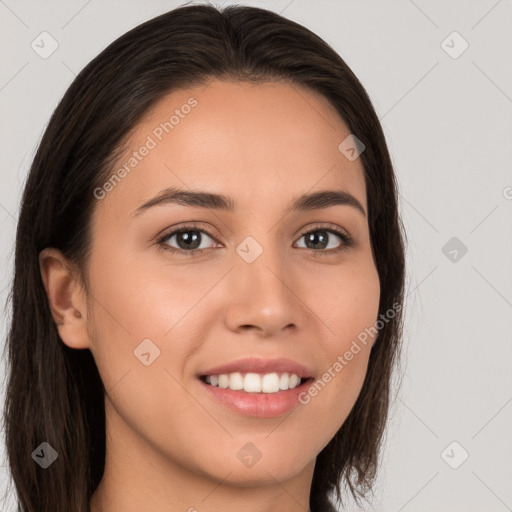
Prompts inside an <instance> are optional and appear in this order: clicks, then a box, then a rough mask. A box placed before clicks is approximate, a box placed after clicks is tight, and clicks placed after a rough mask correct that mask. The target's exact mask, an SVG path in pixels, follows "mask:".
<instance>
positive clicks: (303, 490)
mask: <svg viewBox="0 0 512 512" xmlns="http://www.w3.org/2000/svg"><path fill="white" fill-rule="evenodd" d="M402 230H403V227H402V224H401V221H400V219H399V216H398V210H397V190H396V181H395V175H394V172H393V168H392V164H391V160H390V156H389V154H388V150H387V148H386V143H385V139H384V136H383V132H382V128H381V126H380V124H379V121H378V118H377V116H376V114H375V111H374V109H373V107H372V105H371V102H370V99H369V97H368V95H367V94H366V92H365V90H364V88H363V86H362V85H361V84H360V82H359V81H358V80H357V78H356V77H355V76H354V74H353V73H352V72H351V70H350V69H349V68H348V66H347V65H346V64H345V62H344V61H343V60H342V59H341V58H340V57H339V55H337V54H336V53H335V52H334V51H333V50H332V48H330V47H329V46H328V45H327V44H326V43H325V42H324V41H322V40H321V39H320V38H319V37H318V36H316V35H315V34H313V33H312V32H310V31H309V30H307V29H306V28H304V27H302V26H300V25H298V24H297V23H294V22H292V21H290V20H287V19H285V18H283V17H281V16H279V15H277V14H275V13H273V12H270V11H266V10H263V9H259V8H252V7H239V6H230V7H226V8H224V9H222V10H219V9H216V8H215V7H213V6H209V5H202V6H197V5H196V6H183V7H180V8H178V9H175V10H173V11H170V12H168V13H166V14H163V15H161V16H159V17H157V18H154V19H152V20H149V21H147V22H145V23H143V24H142V25H140V26H138V27H136V28H134V29H133V30H131V31H129V32H128V33H126V34H124V35H123V36H121V37H120V38H119V39H117V40H116V41H114V42H113V43H112V44H111V45H110V46H109V47H107V48H106V49H105V50H104V51H102V52H101V53H100V54H99V55H98V56H97V57H96V58H95V59H94V60H93V61H92V62H91V63H90V64H89V65H87V66H86V67H85V68H84V69H83V70H82V72H81V73H80V74H79V75H78V76H77V78H76V79H75V81H74V82H73V83H72V84H71V86H70V87H69V89H68V91H67V92H66V94H65V96H64V97H63V99H62V101H61V102H60V104H59V105H58V107H57V108H56V110H55V112H54V114H53V116H52V118H51V120H50V123H49V125H48V127H47V129H46V131H45V133H44V136H43V138H42V140H41V143H40V146H39V148H38V151H37V154H36V156H35V158H34V161H33V164H32V167H31V169H30V173H29V176H28V180H27V183H26V186H25V190H24V195H23V199H22V206H21V212H20V218H19V224H18V231H17V238H16V255H15V273H14V281H13V287H12V291H11V300H12V308H13V310H12V324H11V327H10V332H9V337H8V340H7V347H8V365H9V366H8V369H9V380H8V388H7V394H6V403H5V412H4V423H5V430H6V444H7V454H8V460H9V465H10V470H11V473H12V477H13V481H14V484H15V488H16V493H17V497H18V499H19V510H20V511H21V510H23V511H30V512H35V511H37V512H42V511H45V512H46V511H48V512H50V511H51V512H55V511H69V510H74V511H80V512H85V511H89V510H90V511H91V512H97V511H102V512H110V511H114V510H123V511H126V512H130V511H132V510H133V511H140V510H151V511H162V512H163V511H164V510H165V511H171V512H172V511H175V510H189V511H195V510H197V511H201V510H216V511H217V510H218V511H230V510H235V507H236V509H237V510H240V509H241V510H244V511H251V512H260V511H261V512H262V511H274V510H287V511H296V510H297V511H299V510H300V511H302V510H308V509H310V510H311V511H313V512H316V511H324V510H334V507H333V505H332V503H331V501H330V499H329V498H333V499H337V500H338V501H339V502H340V503H342V504H343V496H342V489H341V486H342V485H343V484H345V485H346V486H347V488H348V490H349V492H351V494H352V495H353V497H354V498H355V499H356V500H359V498H361V497H365V496H367V494H368V493H369V492H370V491H371V488H372V483H373V481H374V479H375V477H376V468H377V465H378V452H379V448H380V444H381V441H382V434H383V430H384V427H385V424H386V418H387V413H388V405H389V391H390V379H391V375H392V370H393V368H394V365H395V362H396V360H397V356H398V354H399V345H400V338H401V322H402V311H401V302H402V299H403V286H404V272H405V268H404V247H403V243H404V242H403V239H404V236H403V233H402ZM334 494H335V496H334Z"/></svg>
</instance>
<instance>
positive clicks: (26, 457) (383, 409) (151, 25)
mask: <svg viewBox="0 0 512 512" xmlns="http://www.w3.org/2000/svg"><path fill="white" fill-rule="evenodd" d="M211 79H221V80H230V81H236V80H240V81H248V82H253V83H259V82H263V81H286V82H290V83H293V84H298V85H300V86H302V87H304V88H305V90H310V91H314V92H316V93H319V94H321V95H322V96H324V97H325V98H327V99H328V100H329V102H330V103H331V104H332V105H333V106H334V107H335V108H336V110H337V111H338V112H339V115H340V117H341V118H342V119H343V120H344V122H345V123H346V124H347V126H348V127H349V129H350V131H351V133H353V134H355V135H356V136H357V137H358V138H359V139H360V140H361V141H362V142H363V143H364V145H365V146H366V149H365V150H364V152H363V153H362V154H361V155H360V158H361V161H362V164H363V167H364V174H365V182H366V190H367V204H368V212H369V214H368V223H369V230H370V238H371V244H372V251H373V254H374V258H375V262H376V266H377V270H378V274H379V278H380V284H381V294H380V304H379V316H380V315H382V314H385V313H386V312H387V311H389V310H391V309H392V308H395V315H394V317H393V318H391V319H389V321H387V322H386V323H385V325H384V326H383V328H382V329H380V331H379V336H378V339H377V341H376V343H375V345H374V346H373V348H372V350H371V354H370V359H369V364H368V370H367V375H366V378H365V380H364V384H363V387H362V390H361V392H360V394H359V396H358V398H357V401H356V403H355V405H354V407H353V409H352V411H351V412H350V414H349V416H348V418H347V420H346V421H345V423H344V424H343V425H342V427H341V428H340V430H339V431H338V432H337V433H336V435H335V436H334V437H333V439H332V440H331V441H330V442H329V443H328V444H327V446H325V448H324V449H323V450H322V451H321V452H320V454H319V455H318V457H317V461H316V466H315V470H314V475H313V482H312V488H311V494H310V508H311V510H312V511H313V512H317V511H320V510H323V509H322V507H323V506H325V504H327V496H328V495H333V491H336V497H337V499H338V500H339V501H341V502H342V492H341V485H342V484H343V483H345V484H346V485H347V486H348V489H349V490H350V492H351V493H352V495H353V497H354V498H355V499H356V501H357V502H358V504H359V499H360V498H361V497H363V498H364V497H366V496H367V494H368V493H369V492H370V491H371V490H372V486H373V483H374V480H375V478H376V470H377V466H378V460H379V450H380V446H381V442H382V438H383V432H384V428H385V425H386V422H387V417H388V408H389V404H390V389H391V387H392V386H391V384H392V373H393V369H394V368H395V365H396V364H397V363H398V355H399V353H400V350H399V347H400V344H401V337H402V334H401V329H402V311H401V310H398V311H397V310H396V304H397V303H398V304H401V303H402V301H403V289H404V279H405V263H404V240H405V236H404V233H403V227H402V224H401V220H400V217H399V214H398V208H397V195H398V190H397V183H396V178H395V175H394V171H393V166H392V163H391V159H390V156H389V153H388V149H387V147H386V142H385V138H384V134H383V131H382V128H381V125H380V123H379V119H378V117H377V115H376V113H375V111H374V109H373V106H372V104H371V101H370V98H369V96H368V94H367V93H366V91H365V89H364V87H363V86H362V85H361V83H360V82H359V80H358V79H357V78H356V76H355V75H354V74H353V73H352V71H351V70H350V68H349V67H348V66H347V64H346V63H345V62H344V61H343V60H342V59H341V57H340V56H339V55H338V54H337V53H336V52H335V51H334V50H333V49H332V48H331V47H330V46H329V45H328V44H327V43H326V42H324V41H323V40H322V39H321V38H319V37H318V36H317V35H315V34H314V33H312V32H311V31H309V30H308V29H306V28H305V27H303V26H301V25H299V24H297V23H295V22H292V21H290V20H288V19H286V18H283V17H281V16H279V15H278V14H276V13H273V12H271V11H267V10H264V9H260V8H254V7H243V6H228V7H226V8H224V9H222V10H220V9H217V8H216V7H213V6H211V5H185V6H181V7H179V8H177V9H174V10H172V11H170V12H167V13H165V14H163V15H161V16H158V17H156V18H154V19H151V20H149V21H147V22H145V23H143V24H141V25H139V26H137V27H135V28H134V29H132V30H130V31H129V32H127V33H126V34H124V35H123V36H121V37H119V38H118V39H117V40H115V41H114V42H113V43H112V44H110V45H109V46H108V47H107V48H106V49H105V50H103V51H102V52H101V53H100V54H99V55H98V56H97V57H96V58H94V59H93V60H92V61H91V62H90V63H89V64H88V65H87V66H86V67H85V68H84V69H83V70H82V71H81V72H80V74H79V75H78V76H77V77H76V79H75V80H74V81H73V83H72V84H71V86H70V87H69V88H68V90H67V92H66V93H65V95H64V97H63V98H62V100H61V101H60V103H59V105H58V106H57V108H56V109H55V111H54V113H53V115H52V117H51V120H50V122H49V124H48V126H47V128H46V130H45V132H44V135H43V137H42V140H41V142H40V144H39V147H38V150H37V153H36V155H35V158H34V160H33V163H32V166H31V168H30V172H29V175H28V179H27V182H26V185H25V188H24V193H23V197H22V204H21V211H20V215H19V221H18V227H17V233H16V247H15V262H14V276H13V283H12V289H11V291H10V294H9V297H8V300H10V302H11V303H12V320H11V324H10V329H9V332H8V339H7V344H6V348H7V349H8V357H7V361H6V363H7V369H8V383H7V388H6V399H5V409H4V417H3V421H4V428H5V435H6V446H7V455H8V463H9V469H10V471H11V474H12V479H13V482H14V485H15V490H16V494H17V498H18V500H19V501H18V509H17V510H18V511H24V512H61V511H62V512H69V511H70V510H73V511H76V512H86V511H88V510H89V500H90V497H91V495H92V494H93V492H94V490H95V489H96V487H97V485H98V484H99V482H100V480H101V478H102V475H103V470H104V463H105V412H104V388H103V384H102V381H101V378H100V375H99V373H98V370H97V367H96V365H95V363H94V359H93V357H92V354H91V352H90V351H89V350H73V349H70V348H69V347H67V346H66V345H65V344H64V343H63V342H62V340H61V339H60V337H59V334H58V330H57V328H56V325H55V322H54V320H53V318H52V314H51V311H50V307H49V303H48V298H47V295H46V293H45V289H44V286H43V282H42V279H41V275H40V268H39V260H38V255H39V253H40V251H41V250H42V249H44V248H46V247H55V248H58V249H60V250H61V251H62V252H63V253H64V254H65V255H66V256H67V257H68V258H69V260H70V261H72V262H73V263H76V265H77V268H79V269H80V272H81V275H80V276H79V277H80V279H81V281H82V284H83V286H84V287H85V289H86V290H87V289H88V288H87V261H88V257H89V250H90V246H91V224H90V219H91V214H92V211H93V208H94V205H95V199H94V198H95V196H94V194H93V191H94V189H95V188H96V187H98V186H101V184H102V183H104V182H105V181H106V179H108V176H109V175H110V174H111V172H112V170H113V167H112V166H113V164H114V162H115V160H116V157H117V155H119V153H120V151H121V150H122V149H123V144H124V143H125V141H126V139H127V136H128V135H129V134H130V131H131V130H133V129H134V128H135V126H136V125H137V122H138V121H140V120H141V118H142V116H143V115H144V114H145V113H146V112H147V111H148V109H150V107H152V106H153V105H155V103H156V102H157V101H158V100H160V99H161V98H162V97H163V96H165V95H166V94H168V93H170V92H171V91H173V90H176V89H178V88H185V87H187V86H193V85H201V84H207V83H208V81H209V80H211ZM340 142H341V141H340ZM4 357H5V354H4ZM44 441H45V442H48V443H49V444H50V445H51V446H52V447H53V448H54V449H55V450H56V451H57V452H58V459H57V461H56V462H55V463H53V464H52V465H51V466H50V467H49V468H47V469H45V470H43V469H42V468H41V467H40V466H39V465H37V464H36V463H35V462H34V460H33V458H32V452H33V450H34V449H35V448H36V447H38V446H39V445H40V444H41V443H42V442H44Z"/></svg>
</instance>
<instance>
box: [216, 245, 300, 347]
mask: <svg viewBox="0 0 512 512" xmlns="http://www.w3.org/2000/svg"><path fill="white" fill-rule="evenodd" d="M237 258H238V256H237ZM229 279H230V282H229V293H230V297H229V299H228V302H227V304H228V305H227V310H226V324H227V327H228V328H229V329H231V330H233V331H242V330H249V329H253V330H255V331H257V332H258V334H259V335H260V336H262V337H269V336H273V335H276V334H277V333H279V332H280V331H284V330H292V329H294V328H297V327H298V326H299V322H300V321H299V319H300V318H304V305H303V304H304V303H303V302H302V301H301V299H300V297H299V296H298V294H297V288H298V286H297V275H296V274H295V273H294V269H293V267H291V266H290V265H289V264H287V263H286V261H284V255H283V254H282V253H279V251H278V250H277V248H270V247H269V246H268V244H267V247H266V248H265V249H264V250H263V252H262V253H261V254H260V255H259V256H258V257H257V258H256V259H255V260H254V261H253V262H252V263H248V262H247V261H246V260H244V259H243V258H242V257H240V258H238V260H236V263H235V267H234V268H233V270H232V271H231V272H230V275H229Z"/></svg>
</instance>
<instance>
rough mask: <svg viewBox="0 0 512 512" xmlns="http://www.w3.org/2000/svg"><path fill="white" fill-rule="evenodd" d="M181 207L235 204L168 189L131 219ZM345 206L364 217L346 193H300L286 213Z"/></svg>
mask: <svg viewBox="0 0 512 512" xmlns="http://www.w3.org/2000/svg"><path fill="white" fill-rule="evenodd" d="M167 204H180V205H184V206H192V207H197V208H211V209H214V210H224V211H228V212H233V211H234V210H235V201H234V200H233V199H232V198H231V197H227V196H225V195H222V194H214V193H211V192H198V191H189V190H183V189H179V188H174V187H171V188H167V189H165V190H163V191H162V192H160V193H159V194H158V195H157V196H155V197H153V198H152V199H150V200H149V201H147V202H145V203H144V204H142V205H141V206H139V207H138V208H137V209H136V210H135V211H134V213H133V216H137V215H140V214H141V213H142V212H144V211H146V210H148V209H149V208H152V207H154V206H159V205H167ZM337 205H346V206H352V207H353V208H355V209H357V210H358V211H359V212H360V213H362V214H363V216H364V217H365V218H366V212H365V210H364V208H363V206H362V204H361V203H360V202H359V201H358V200H357V199H356V198H355V197H354V196H353V195H352V194H350V193H349V192H346V191H344V190H322V191H320V192H313V193H310V194H303V195H301V196H299V197H297V198H296V199H294V200H293V202H292V204H291V206H290V207H289V208H288V209H287V212H303V211H310V210H320V209H325V208H329V207H331V206H337Z"/></svg>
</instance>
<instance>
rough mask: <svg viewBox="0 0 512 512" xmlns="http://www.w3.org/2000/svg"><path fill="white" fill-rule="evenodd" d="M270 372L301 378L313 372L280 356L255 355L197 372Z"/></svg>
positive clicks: (212, 373) (203, 373) (211, 373)
mask: <svg viewBox="0 0 512 512" xmlns="http://www.w3.org/2000/svg"><path fill="white" fill-rule="evenodd" d="M234 372H240V373H244V372H245V373H248V372H254V373H272V372H288V373H295V374H296V375H298V376H299V377H301V378H302V379H307V378H309V377H312V375H313V372H312V371H311V370H310V369H309V368H307V367H306V366H304V365H303V364H300V363H297V362H296V361H292V360H291V359H286V358H284V357H280V358H277V359H261V358H255V357H247V358H244V359H237V360H235V361H231V362H229V363H226V364H222V365H220V366H215V367H214V368H209V369H208V370H204V371H202V372H200V373H199V375H201V376H203V375H220V374H222V373H234Z"/></svg>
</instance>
